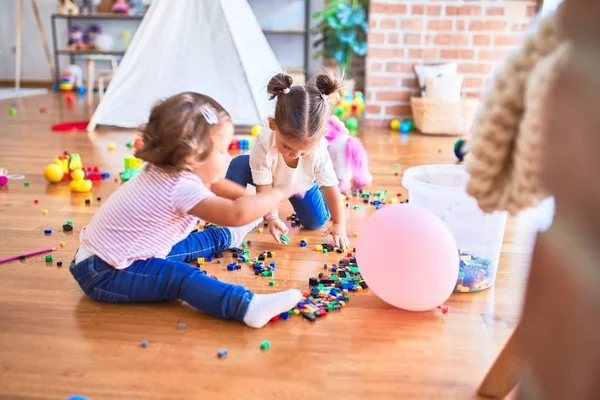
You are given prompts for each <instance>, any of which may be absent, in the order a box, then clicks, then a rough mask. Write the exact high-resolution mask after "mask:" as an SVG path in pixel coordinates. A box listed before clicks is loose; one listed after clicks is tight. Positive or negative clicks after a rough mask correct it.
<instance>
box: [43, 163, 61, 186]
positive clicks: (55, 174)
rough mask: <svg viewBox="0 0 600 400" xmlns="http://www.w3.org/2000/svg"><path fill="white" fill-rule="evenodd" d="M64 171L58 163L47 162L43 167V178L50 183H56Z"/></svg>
mask: <svg viewBox="0 0 600 400" xmlns="http://www.w3.org/2000/svg"><path fill="white" fill-rule="evenodd" d="M63 176H64V172H63V170H62V167H61V166H60V165H58V164H49V165H47V166H46V168H44V178H46V180H47V181H48V182H50V183H57V182H60V181H61V180H62V178H63Z"/></svg>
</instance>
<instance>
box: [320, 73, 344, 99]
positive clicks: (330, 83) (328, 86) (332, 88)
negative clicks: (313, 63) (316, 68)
mask: <svg viewBox="0 0 600 400" xmlns="http://www.w3.org/2000/svg"><path fill="white" fill-rule="evenodd" d="M343 80H344V78H343V76H342V74H341V72H340V71H338V70H333V69H331V68H326V69H323V70H322V71H321V72H320V73H319V75H317V76H316V78H315V86H317V89H319V92H321V93H322V94H324V95H325V96H329V95H331V94H333V93H335V92H339V91H340V90H342V82H343Z"/></svg>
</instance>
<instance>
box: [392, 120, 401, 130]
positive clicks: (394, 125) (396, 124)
mask: <svg viewBox="0 0 600 400" xmlns="http://www.w3.org/2000/svg"><path fill="white" fill-rule="evenodd" d="M399 128H400V120H398V119H393V120H392V121H391V122H390V129H391V130H393V131H397V130H398V129H399Z"/></svg>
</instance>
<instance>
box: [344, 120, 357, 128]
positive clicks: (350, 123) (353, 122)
mask: <svg viewBox="0 0 600 400" xmlns="http://www.w3.org/2000/svg"><path fill="white" fill-rule="evenodd" d="M346 128H348V129H350V130H351V131H353V130H355V129H356V128H358V120H357V119H356V118H348V119H347V120H346Z"/></svg>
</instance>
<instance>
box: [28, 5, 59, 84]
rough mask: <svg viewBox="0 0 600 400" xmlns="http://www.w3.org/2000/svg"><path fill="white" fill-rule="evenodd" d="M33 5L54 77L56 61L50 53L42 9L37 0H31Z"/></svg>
mask: <svg viewBox="0 0 600 400" xmlns="http://www.w3.org/2000/svg"><path fill="white" fill-rule="evenodd" d="M31 7H33V14H34V15H35V20H36V22H37V26H38V30H39V31H40V36H41V38H42V45H43V46H44V52H45V53H46V59H47V60H48V66H49V67H50V74H51V75H50V76H51V77H52V79H54V63H53V62H52V54H51V53H50V46H49V45H48V38H47V37H46V32H45V31H44V25H42V19H41V18H40V10H39V8H38V5H37V0H31Z"/></svg>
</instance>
